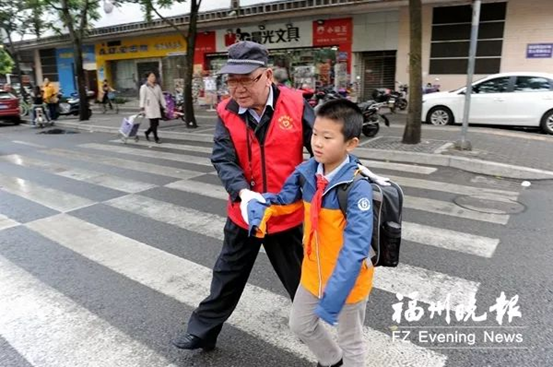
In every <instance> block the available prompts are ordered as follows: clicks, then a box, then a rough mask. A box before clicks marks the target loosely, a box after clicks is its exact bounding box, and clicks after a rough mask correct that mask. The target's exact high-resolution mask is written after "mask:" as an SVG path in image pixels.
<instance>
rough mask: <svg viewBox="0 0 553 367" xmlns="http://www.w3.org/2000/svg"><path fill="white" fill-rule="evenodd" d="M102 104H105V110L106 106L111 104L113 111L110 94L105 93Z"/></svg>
mask: <svg viewBox="0 0 553 367" xmlns="http://www.w3.org/2000/svg"><path fill="white" fill-rule="evenodd" d="M102 103H103V104H104V108H106V107H105V106H106V104H109V108H110V110H113V106H112V105H111V101H110V99H109V96H108V93H104V97H103V98H102Z"/></svg>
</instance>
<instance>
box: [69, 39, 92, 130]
mask: <svg viewBox="0 0 553 367" xmlns="http://www.w3.org/2000/svg"><path fill="white" fill-rule="evenodd" d="M73 54H74V55H75V56H74V58H73V59H74V60H75V73H76V74H77V89H78V91H79V121H87V120H88V119H89V118H90V116H89V114H88V98H87V95H86V87H85V84H86V78H85V73H84V68H83V47H82V41H81V39H80V38H79V37H77V38H76V39H75V41H74V43H73Z"/></svg>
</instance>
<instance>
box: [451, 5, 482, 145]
mask: <svg viewBox="0 0 553 367" xmlns="http://www.w3.org/2000/svg"><path fill="white" fill-rule="evenodd" d="M480 5H481V0H473V2H472V27H471V32H470V50H469V62H468V68H467V88H466V90H465V108H464V111H463V128H462V131H461V140H460V141H458V142H456V143H455V147H456V148H457V149H458V150H472V145H471V143H470V141H468V140H467V131H468V128H469V113H470V96H471V94H472V77H473V75H474V64H475V63H476V47H477V45H478V24H479V23H480Z"/></svg>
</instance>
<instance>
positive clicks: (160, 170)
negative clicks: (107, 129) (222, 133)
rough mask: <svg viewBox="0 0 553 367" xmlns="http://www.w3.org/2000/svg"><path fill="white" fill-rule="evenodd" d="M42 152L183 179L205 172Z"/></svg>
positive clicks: (66, 152)
mask: <svg viewBox="0 0 553 367" xmlns="http://www.w3.org/2000/svg"><path fill="white" fill-rule="evenodd" d="M43 153H44V154H51V155H55V156H57V157H62V158H68V159H76V160H80V161H84V162H89V163H97V164H104V165H107V166H113V167H117V168H124V169H128V170H132V171H138V172H143V173H148V174H153V175H159V176H166V177H173V178H179V179H184V180H186V179H189V178H193V177H197V176H202V175H204V174H205V173H201V172H197V171H188V170H185V169H181V168H175V167H166V166H160V165H158V164H153V163H145V162H136V161H132V160H129V159H120V158H112V157H108V156H105V155H101V154H88V153H83V152H78V151H72V150H64V149H52V150H46V151H43Z"/></svg>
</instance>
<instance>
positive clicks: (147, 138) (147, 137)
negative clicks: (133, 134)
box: [144, 133, 150, 141]
mask: <svg viewBox="0 0 553 367" xmlns="http://www.w3.org/2000/svg"><path fill="white" fill-rule="evenodd" d="M144 135H146V140H148V141H150V137H149V136H148V133H144Z"/></svg>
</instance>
